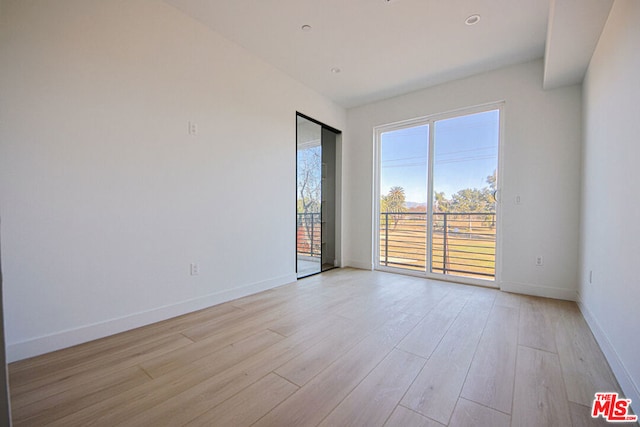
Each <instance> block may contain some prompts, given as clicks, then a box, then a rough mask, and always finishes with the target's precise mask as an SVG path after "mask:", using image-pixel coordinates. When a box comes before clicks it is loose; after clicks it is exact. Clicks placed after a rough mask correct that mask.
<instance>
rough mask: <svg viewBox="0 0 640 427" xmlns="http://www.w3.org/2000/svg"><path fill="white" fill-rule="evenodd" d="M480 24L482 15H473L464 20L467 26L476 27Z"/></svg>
mask: <svg viewBox="0 0 640 427" xmlns="http://www.w3.org/2000/svg"><path fill="white" fill-rule="evenodd" d="M478 22H480V15H471V16H470V17H468V18H467V19H465V20H464V23H465V24H467V25H476V24H477V23H478Z"/></svg>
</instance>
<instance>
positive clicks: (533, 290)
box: [500, 282, 577, 301]
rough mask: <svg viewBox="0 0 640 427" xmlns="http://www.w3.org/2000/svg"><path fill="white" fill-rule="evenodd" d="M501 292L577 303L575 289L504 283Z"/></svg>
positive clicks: (501, 285)
mask: <svg viewBox="0 0 640 427" xmlns="http://www.w3.org/2000/svg"><path fill="white" fill-rule="evenodd" d="M500 290H501V291H506V292H513V293H516V294H525V295H533V296H537V297H545V298H554V299H562V300H568V301H575V300H576V297H577V294H576V291H575V290H574V289H562V288H553V287H551V286H540V285H532V284H530V283H518V282H502V283H501V284H500Z"/></svg>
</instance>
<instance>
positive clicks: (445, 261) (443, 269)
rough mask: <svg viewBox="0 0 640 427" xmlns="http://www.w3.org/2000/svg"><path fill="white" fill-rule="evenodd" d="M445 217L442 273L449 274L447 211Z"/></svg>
mask: <svg viewBox="0 0 640 427" xmlns="http://www.w3.org/2000/svg"><path fill="white" fill-rule="evenodd" d="M442 216H443V217H444V230H443V233H442V239H443V240H442V274H447V212H444V213H443V214H442Z"/></svg>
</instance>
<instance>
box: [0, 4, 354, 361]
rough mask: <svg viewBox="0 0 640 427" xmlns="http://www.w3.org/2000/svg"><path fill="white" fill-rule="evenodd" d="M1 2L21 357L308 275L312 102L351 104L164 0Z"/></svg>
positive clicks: (12, 290) (14, 318)
mask: <svg viewBox="0 0 640 427" xmlns="http://www.w3.org/2000/svg"><path fill="white" fill-rule="evenodd" d="M1 19H2V21H1V22H0V93H1V94H2V96H1V97H0V120H1V122H0V215H1V218H2V237H3V240H2V254H3V259H2V263H3V265H2V267H3V274H4V297H5V318H6V339H7V343H8V356H9V359H10V360H16V359H20V358H23V357H27V356H31V355H34V354H39V353H42V352H46V351H50V350H54V349H57V348H60V347H65V346H68V345H72V344H75V343H78V342H82V341H85V340H88V339H92V338H96V337H99V336H104V335H107V334H111V333H114V332H118V331H121V330H124V329H128V328H131V327H134V326H139V325H141V324H145V323H149V322H153V321H156V320H159V319H163V318H166V317H169V316H173V315H177V314H181V313H184V312H187V311H191V310H195V309H199V308H202V307H205V306H208V305H211V304H214V303H217V302H220V301H223V300H227V299H230V298H233V297H237V296H240V295H243V294H246V293H250V292H255V291H257V290H261V289H265V288H269V287H273V286H277V285H281V284H284V283H286V282H289V281H292V280H295V273H294V270H295V215H294V213H295V126H296V115H295V113H296V110H298V111H301V112H303V113H305V114H307V115H309V116H311V117H314V118H316V119H318V120H320V121H323V122H325V123H327V124H328V125H330V126H333V127H335V128H338V129H344V128H345V123H346V115H345V111H344V110H343V109H342V108H340V107H338V106H337V105H335V104H333V103H332V102H330V101H328V100H327V99H326V98H323V97H321V96H320V95H318V94H316V93H315V92H312V91H311V90H309V89H307V88H306V87H304V86H303V85H301V84H299V83H298V82H296V81H294V80H292V79H290V78H289V77H287V76H285V75H284V74H283V73H281V72H279V71H277V70H275V69H274V68H272V67H271V66H268V65H267V64H266V63H264V62H262V61H260V60H258V59H257V58H256V57H255V56H252V55H251V54H249V53H248V52H247V51H245V50H244V49H242V48H240V47H238V46H237V45H235V44H233V43H231V42H229V41H228V40H226V39H224V38H222V37H221V36H219V35H217V34H216V33H214V32H212V31H211V30H209V29H207V28H206V27H204V26H203V25H201V24H200V23H198V22H196V21H194V20H193V19H191V18H188V17H187V16H186V15H183V14H182V13H181V12H179V11H178V10H177V9H174V8H172V7H171V6H169V5H167V4H165V3H163V2H158V1H153V0H136V1H128V0H127V1H124V0H120V1H115V0H114V1H108V2H106V1H101V0H75V1H73V0H65V1H56V2H50V1H44V0H43V1H29V2H25V1H21V0H13V1H11V0H9V1H5V2H4V3H3V14H2V17H1ZM189 121H194V122H196V123H197V124H198V126H199V132H198V134H197V135H196V136H190V135H189V134H188V131H187V130H188V126H187V124H188V122H189ZM191 262H197V263H199V264H200V270H201V271H200V275H199V276H196V277H191V276H190V275H189V264H190V263H191Z"/></svg>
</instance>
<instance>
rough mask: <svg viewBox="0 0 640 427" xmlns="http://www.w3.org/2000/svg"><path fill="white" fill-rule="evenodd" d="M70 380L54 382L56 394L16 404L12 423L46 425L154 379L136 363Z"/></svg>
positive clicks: (17, 425) (48, 394) (17, 424)
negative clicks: (93, 376)
mask: <svg viewBox="0 0 640 427" xmlns="http://www.w3.org/2000/svg"><path fill="white" fill-rule="evenodd" d="M71 380H72V381H69V380H66V381H67V382H69V383H71V384H68V385H66V386H65V387H64V388H63V387H57V384H53V385H52V387H54V388H56V390H57V389H58V388H59V390H58V391H57V392H56V393H47V397H46V398H44V399H42V400H38V401H35V402H33V403H31V404H28V405H24V406H22V407H20V408H16V407H13V408H12V418H13V425H14V426H16V427H19V426H22V425H24V426H39V425H47V424H48V423H50V422H51V421H54V420H58V419H60V418H63V417H65V416H67V415H70V414H73V413H74V412H77V411H79V410H81V409H83V408H86V407H89V406H92V405H94V404H96V403H99V402H102V401H103V400H104V399H105V397H108V396H113V395H118V394H121V393H125V392H126V391H128V390H130V389H132V388H134V387H136V386H139V385H141V384H145V383H148V382H149V381H151V378H150V377H149V376H148V375H147V374H146V373H145V372H144V371H143V370H142V369H140V368H138V367H137V366H134V367H132V368H127V369H124V370H118V371H116V372H113V373H109V374H106V375H103V376H102V377H99V378H91V380H90V381H89V382H87V381H84V382H78V381H77V380H76V379H75V378H71Z"/></svg>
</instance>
